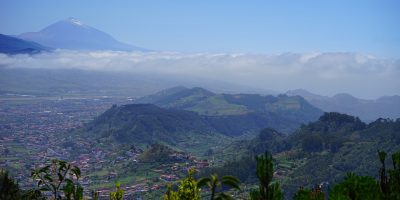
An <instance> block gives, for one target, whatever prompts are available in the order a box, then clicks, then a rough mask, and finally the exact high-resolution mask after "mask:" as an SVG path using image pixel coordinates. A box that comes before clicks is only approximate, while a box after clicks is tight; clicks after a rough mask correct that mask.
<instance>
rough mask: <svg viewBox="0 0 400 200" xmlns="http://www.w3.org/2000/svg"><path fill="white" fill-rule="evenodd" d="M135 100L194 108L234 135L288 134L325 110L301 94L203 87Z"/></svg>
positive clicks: (186, 108) (187, 108) (170, 91)
mask: <svg viewBox="0 0 400 200" xmlns="http://www.w3.org/2000/svg"><path fill="white" fill-rule="evenodd" d="M136 103H152V104H155V105H158V106H160V107H164V108H174V109H181V110H187V111H193V112H196V113H198V114H200V115H204V116H207V117H208V118H209V119H212V123H215V125H214V126H215V127H219V130H225V129H226V131H224V132H228V130H229V131H230V132H231V134H233V135H241V134H243V133H245V132H249V131H254V130H255V131H258V130H260V129H262V128H267V127H270V128H275V129H278V130H280V131H284V132H286V133H289V132H291V131H292V130H295V129H296V128H297V127H298V126H299V125H300V124H302V123H307V122H309V121H312V120H316V119H318V117H319V116H320V115H322V113H323V112H322V111H321V110H319V109H318V108H315V107H313V106H312V105H310V104H309V103H308V102H307V101H305V100H304V99H303V98H301V97H288V96H286V95H279V96H272V95H268V96H262V95H257V94H215V93H213V92H210V91H207V90H205V89H203V88H191V89H188V88H182V87H179V88H172V89H168V90H164V91H161V92H159V93H156V94H154V95H149V96H146V97H143V98H140V99H138V100H137V101H136ZM249 127H251V128H249Z"/></svg>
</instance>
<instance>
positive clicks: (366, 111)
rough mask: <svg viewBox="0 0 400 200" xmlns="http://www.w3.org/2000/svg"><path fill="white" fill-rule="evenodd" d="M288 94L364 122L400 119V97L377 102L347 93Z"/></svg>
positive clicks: (303, 92) (382, 98)
mask: <svg viewBox="0 0 400 200" xmlns="http://www.w3.org/2000/svg"><path fill="white" fill-rule="evenodd" d="M286 94H287V95H289V96H301V97H303V98H304V99H306V100H307V101H308V102H310V103H311V104H312V105H314V106H315V107H318V108H320V109H321V110H323V111H326V112H340V113H346V114H349V115H354V116H358V117H359V118H360V119H362V120H364V121H373V120H375V119H377V118H391V119H396V118H399V117H400V96H398V95H394V96H384V97H380V98H378V99H376V100H365V99H359V98H356V97H354V96H352V95H350V94H346V93H339V94H336V95H334V96H332V97H327V96H321V95H317V94H313V93H311V92H308V91H306V90H303V89H297V90H290V91H288V92H286Z"/></svg>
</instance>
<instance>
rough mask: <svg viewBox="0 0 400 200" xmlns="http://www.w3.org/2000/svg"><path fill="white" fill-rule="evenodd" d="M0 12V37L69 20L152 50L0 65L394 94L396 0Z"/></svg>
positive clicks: (399, 48) (21, 58) (109, 5)
mask: <svg viewBox="0 0 400 200" xmlns="http://www.w3.org/2000/svg"><path fill="white" fill-rule="evenodd" d="M307 2H308V3H309V4H307ZM0 6H1V7H2V11H3V12H1V13H0V33H2V34H9V35H19V34H21V33H24V32H34V31H39V30H42V29H43V28H45V27H47V26H49V25H51V24H53V23H56V22H58V21H60V20H64V19H67V18H69V17H74V18H77V19H78V20H81V22H82V23H84V24H87V25H88V26H91V27H94V28H96V29H98V30H101V31H104V32H106V33H108V34H110V35H111V36H113V37H114V38H116V39H117V40H119V41H123V42H127V43H129V44H132V45H136V46H140V47H143V48H147V49H152V50H154V52H147V53H144V52H141V53H138V52H119V51H74V50H56V51H55V52H52V53H42V54H38V55H32V56H30V55H13V56H9V55H5V54H1V55H0V67H28V68H53V69H55V68H63V69H64V68H73V69H85V70H101V71H109V70H117V71H129V72H135V73H139V74H140V73H143V74H147V75H149V74H150V75H151V74H158V75H164V76H169V75H171V76H175V77H176V76H182V77H186V78H187V77H189V78H190V77H192V78H196V79H204V80H215V81H223V82H226V83H232V84H240V85H245V86H249V87H253V88H256V89H264V90H273V91H277V92H285V91H287V90H293V89H298V88H302V89H305V90H308V91H311V92H313V93H316V94H321V95H326V96H332V95H335V94H337V93H349V94H351V95H354V96H355V97H358V98H364V99H375V98H378V97H380V96H387V95H389V96H390V95H400V80H399V78H398V77H400V60H399V58H400V54H399V53H400V38H399V36H398V34H397V33H398V32H400V24H399V23H398V22H397V19H399V18H400V14H399V13H398V12H396V9H395V8H396V7H398V6H399V3H398V2H397V1H381V2H375V1H363V2H362V3H360V2H347V1H335V2H312V3H310V2H309V1H305V2H302V3H299V2H291V3H284V2H279V3H278V2H272V1H267V2H264V1H262V2H260V1H257V2H255V3H254V4H246V3H243V2H229V3H223V2H211V1H204V2H203V1H202V2H201V3H200V2H183V1H174V2H171V3H170V4H169V3H165V2H163V1H152V2H139V1H132V2H129V3H128V2H126V3H124V4H122V3H121V2H119V1H117V2H106V1H96V2H94V1H85V2H78V1H67V2H52V1H46V0H42V1H35V3H32V2H30V3H29V2H18V1H2V2H0ZM113 10H118V12H112V11H113ZM10 19H12V20H10ZM81 22H79V23H81ZM65 34H67V33H65Z"/></svg>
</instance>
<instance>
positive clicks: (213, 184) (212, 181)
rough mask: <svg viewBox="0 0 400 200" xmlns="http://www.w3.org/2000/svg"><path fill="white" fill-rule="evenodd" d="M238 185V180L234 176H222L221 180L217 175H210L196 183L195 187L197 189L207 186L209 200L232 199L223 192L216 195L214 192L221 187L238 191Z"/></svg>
mask: <svg viewBox="0 0 400 200" xmlns="http://www.w3.org/2000/svg"><path fill="white" fill-rule="evenodd" d="M239 183H240V181H239V179H237V178H236V177H234V176H223V177H222V178H221V179H219V178H218V175H211V176H210V177H205V178H202V179H200V180H199V181H198V183H197V186H198V187H199V188H201V187H204V186H207V187H208V188H209V189H210V191H211V198H210V199H211V200H214V199H232V198H231V197H230V196H229V195H227V194H225V193H223V192H221V193H218V194H216V190H217V188H219V187H221V186H228V187H231V188H234V189H237V190H240V187H239Z"/></svg>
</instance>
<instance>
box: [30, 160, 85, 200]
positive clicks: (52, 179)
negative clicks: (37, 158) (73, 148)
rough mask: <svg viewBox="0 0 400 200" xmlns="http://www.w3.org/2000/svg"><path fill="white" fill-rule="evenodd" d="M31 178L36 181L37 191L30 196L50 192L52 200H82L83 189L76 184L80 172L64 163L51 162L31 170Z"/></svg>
mask: <svg viewBox="0 0 400 200" xmlns="http://www.w3.org/2000/svg"><path fill="white" fill-rule="evenodd" d="M31 177H32V178H33V179H34V180H38V182H37V187H38V188H37V189H35V190H34V191H31V193H32V194H40V193H41V192H50V193H51V194H52V197H53V199H62V194H63V195H64V196H65V198H66V199H68V200H71V199H73V200H82V199H83V188H82V187H81V186H80V184H79V183H78V180H79V178H80V177H81V170H80V169H79V168H78V167H76V166H73V165H71V164H69V163H67V162H65V161H61V160H53V161H52V163H51V164H50V165H47V166H45V167H42V168H40V169H36V170H33V171H32V173H31Z"/></svg>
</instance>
